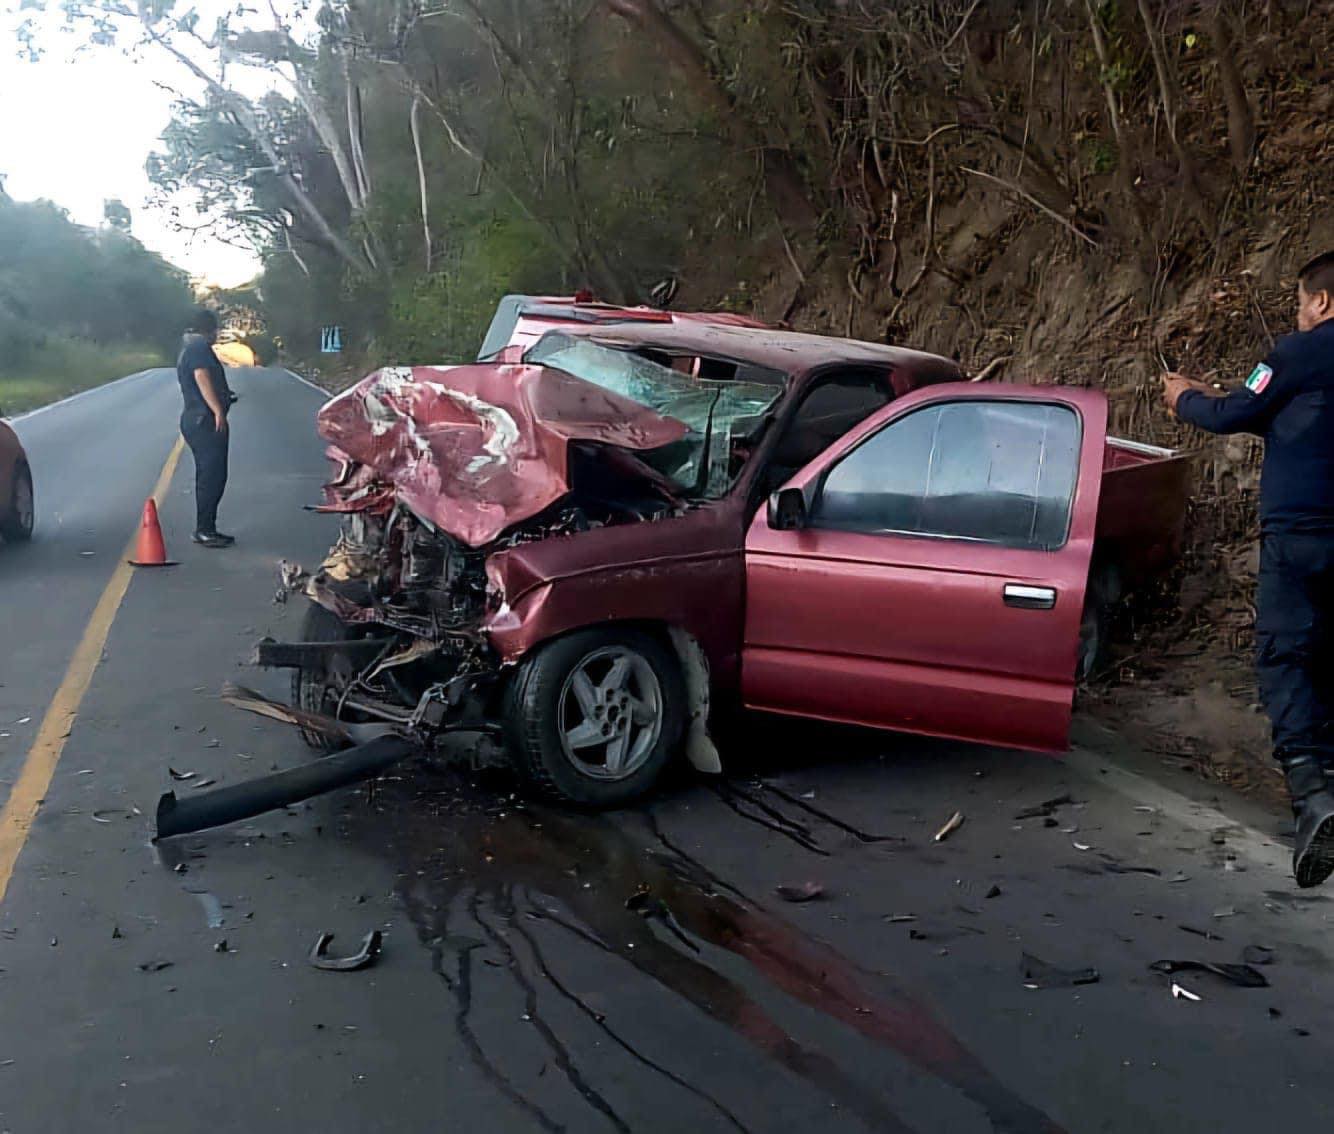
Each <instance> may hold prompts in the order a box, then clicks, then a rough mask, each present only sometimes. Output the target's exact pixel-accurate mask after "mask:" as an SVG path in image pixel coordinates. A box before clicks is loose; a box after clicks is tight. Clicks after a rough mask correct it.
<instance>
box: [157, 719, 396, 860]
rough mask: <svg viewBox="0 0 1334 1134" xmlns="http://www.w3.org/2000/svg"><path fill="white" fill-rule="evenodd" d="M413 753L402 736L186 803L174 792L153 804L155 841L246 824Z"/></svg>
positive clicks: (374, 773)
mask: <svg viewBox="0 0 1334 1134" xmlns="http://www.w3.org/2000/svg"><path fill="white" fill-rule="evenodd" d="M415 751H417V747H416V745H414V744H413V743H412V742H411V741H410V740H405V739H404V738H403V737H401V736H381V737H378V738H377V739H375V740H371V741H369V742H367V743H366V744H358V745H357V746H356V747H355V748H348V749H345V750H344V751H342V752H336V753H334V755H332V756H326V757H324V758H323V759H320V760H314V761H312V762H311V763H309V764H302V765H301V766H300V767H297V768H289V769H288V770H287V771H285V772H275V773H274V774H273V775H271V776H261V777H259V778H258V779H254V780H247V781H246V782H245V783H243V784H235V785H234V786H232V787H225V788H219V789H218V790H217V791H210V792H205V793H204V794H202V795H192V796H191V797H190V798H189V799H177V798H176V793H175V792H174V791H169V792H166V793H165V794H164V795H163V796H162V798H161V799H159V800H158V804H157V838H155V839H154V842H156V841H157V839H169V838H171V837H172V836H174V835H188V834H190V833H191V832H192V831H203V830H206V829H207V828H209V827H221V826H222V825H223V824H224V823H235V822H236V821H237V820H238V819H249V818H251V817H252V816H255V815H262V814H263V813H264V812H265V811H273V810H274V809H275V808H279V807H286V806H287V805H288V804H290V803H300V802H301V801H302V800H303V799H309V798H310V797H311V796H315V795H321V794H323V793H324V792H326V791H333V790H334V789H335V788H340V787H345V786H346V785H348V784H355V783H360V782H361V781H362V780H369V779H371V778H372V777H374V776H378V775H379V774H380V773H381V772H383V771H384V770H385V769H387V768H389V767H391V766H393V765H394V764H397V763H398V762H399V761H400V760H403V759H405V758H406V757H408V756H411V755H412V754H413V753H414V752H415Z"/></svg>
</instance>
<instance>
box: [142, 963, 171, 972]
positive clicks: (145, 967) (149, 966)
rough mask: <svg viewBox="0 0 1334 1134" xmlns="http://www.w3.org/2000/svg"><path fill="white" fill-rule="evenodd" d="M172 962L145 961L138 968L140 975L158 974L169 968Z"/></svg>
mask: <svg viewBox="0 0 1334 1134" xmlns="http://www.w3.org/2000/svg"><path fill="white" fill-rule="evenodd" d="M173 963H174V962H172V961H145V962H144V963H143V964H142V965H140V966H139V971H140V972H141V973H160V972H161V971H162V970H163V969H169V968H171V966H172V964H173Z"/></svg>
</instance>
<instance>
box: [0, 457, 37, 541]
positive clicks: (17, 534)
mask: <svg viewBox="0 0 1334 1134" xmlns="http://www.w3.org/2000/svg"><path fill="white" fill-rule="evenodd" d="M36 516H37V510H36V508H35V506H34V503H33V491H32V470H31V469H29V468H28V466H27V465H19V466H18V467H17V468H15V469H14V483H13V485H11V487H10V490H9V501H8V507H7V508H6V510H5V514H4V517H3V519H0V535H2V536H4V537H5V539H6V540H8V541H9V542H11V543H27V542H28V540H30V539H32V529H33V526H34V524H35V523H36Z"/></svg>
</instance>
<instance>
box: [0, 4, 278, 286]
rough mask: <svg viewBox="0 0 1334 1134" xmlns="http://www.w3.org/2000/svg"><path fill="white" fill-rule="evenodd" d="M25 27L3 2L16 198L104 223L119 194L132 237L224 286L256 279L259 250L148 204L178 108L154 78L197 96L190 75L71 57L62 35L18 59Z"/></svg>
mask: <svg viewBox="0 0 1334 1134" xmlns="http://www.w3.org/2000/svg"><path fill="white" fill-rule="evenodd" d="M6 4H7V0H0V5H6ZM18 22H19V15H18V14H17V13H15V12H13V10H12V9H10V8H8V7H7V6H0V173H3V174H4V175H5V188H6V191H7V192H8V193H9V195H10V196H11V197H13V198H14V199H15V200H19V201H26V200H32V199H34V198H37V197H46V198H48V199H50V200H52V201H55V202H56V203H57V204H59V205H61V206H63V207H64V208H65V209H66V210H67V211H68V212H69V215H70V217H71V218H72V219H73V220H75V221H77V222H79V223H80V224H86V225H98V224H101V223H102V205H103V202H104V201H106V200H107V199H108V198H110V197H118V198H120V199H121V200H122V201H124V202H125V204H126V205H128V206H129V208H130V211H131V212H132V213H133V214H134V235H135V236H137V237H138V238H139V239H140V240H141V241H143V243H144V244H146V245H147V246H148V247H149V248H152V249H153V250H154V251H156V252H160V253H161V254H162V255H163V256H165V257H166V258H167V259H168V260H170V261H171V262H172V263H174V264H177V265H179V266H180V267H182V268H184V269H185V270H186V271H188V272H189V273H190V274H191V275H192V276H195V277H197V278H200V279H202V280H204V281H206V282H208V283H216V284H221V285H223V286H232V285H235V284H239V283H243V282H245V281H246V280H248V279H250V278H251V277H253V276H254V275H255V273H256V272H257V271H258V270H259V263H258V260H257V259H256V258H255V257H254V256H253V255H252V254H250V253H248V252H244V251H242V250H240V249H237V248H234V247H231V246H229V245H226V244H223V243H221V242H219V241H216V240H212V239H210V238H209V237H207V236H205V235H203V234H191V233H183V232H178V231H175V230H173V229H172V227H171V226H170V224H169V222H168V220H167V218H166V217H165V216H163V215H157V214H155V213H154V212H152V211H151V210H149V208H148V207H147V199H148V195H149V188H150V186H149V182H148V176H147V174H145V173H144V159H145V158H146V157H147V156H148V154H149V152H150V151H152V150H154V149H157V148H158V138H159V135H160V134H161V133H162V130H163V128H164V127H165V126H166V124H167V121H168V119H169V118H170V114H171V103H172V96H171V94H170V93H168V92H167V91H165V90H162V89H161V88H160V87H158V86H156V85H154V80H155V79H157V80H159V81H162V82H164V83H167V84H169V85H171V86H173V87H175V88H176V89H180V90H185V91H189V92H191V93H193V86H192V83H193V79H192V77H191V76H189V75H188V74H184V73H183V72H182V70H181V68H180V67H179V66H178V65H177V64H175V62H174V61H172V60H169V59H166V58H164V57H161V56H157V55H151V56H148V57H146V58H144V59H142V60H134V59H130V58H127V57H126V56H125V55H124V54H123V53H122V52H121V51H120V50H119V49H118V48H96V49H91V50H87V51H84V52H83V53H82V54H80V55H79V56H78V57H77V60H72V59H71V55H72V52H73V47H74V43H73V38H72V37H71V36H68V35H63V34H52V35H48V36H47V37H46V38H45V41H44V43H45V44H46V45H47V53H46V55H45V57H44V58H43V59H42V60H41V61H40V62H38V63H28V62H26V61H20V60H19V59H18V58H17V51H18V45H17V41H16V39H15V38H14V28H15V27H16V26H17V24H18ZM0 254H3V250H0Z"/></svg>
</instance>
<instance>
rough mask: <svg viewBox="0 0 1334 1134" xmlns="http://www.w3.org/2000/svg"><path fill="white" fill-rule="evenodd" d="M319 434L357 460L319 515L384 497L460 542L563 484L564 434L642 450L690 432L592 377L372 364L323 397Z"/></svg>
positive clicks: (513, 519)
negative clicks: (357, 378)
mask: <svg viewBox="0 0 1334 1134" xmlns="http://www.w3.org/2000/svg"><path fill="white" fill-rule="evenodd" d="M317 429H318V431H319V434H320V436H321V437H323V438H324V439H325V440H326V441H328V442H330V443H331V444H332V445H333V446H334V447H335V448H336V449H337V450H339V451H340V452H341V453H342V454H346V456H347V457H349V458H351V460H352V461H354V462H356V463H358V464H360V465H362V466H364V469H363V470H357V471H356V473H352V474H351V475H349V473H350V470H348V469H345V470H344V472H343V474H342V475H340V476H339V477H338V478H337V479H336V480H335V481H334V482H333V483H332V484H331V485H329V486H327V488H326V508H327V509H328V510H330V511H339V512H348V511H360V510H363V509H368V508H373V507H375V506H376V505H377V504H378V505H381V506H383V505H384V504H386V503H387V502H388V501H389V499H390V498H391V497H392V498H393V499H397V500H398V501H400V502H401V503H402V504H404V505H405V506H406V507H408V508H410V509H411V510H412V511H413V512H414V513H415V514H416V515H418V516H419V517H421V518H422V519H425V520H427V521H429V522H430V523H432V524H434V525H435V526H436V527H438V528H440V529H441V530H442V531H444V532H446V533H448V534H449V535H451V536H453V537H454V538H455V539H458V540H460V541H461V542H463V543H465V544H467V545H468V546H469V547H481V546H483V545H485V544H488V543H490V542H491V541H492V540H494V539H496V537H497V536H499V535H500V534H501V533H502V532H504V531H505V530H506V529H507V528H509V527H511V526H512V525H514V524H517V523H520V522H521V521H523V520H526V519H529V518H530V517H532V516H535V515H537V514H538V513H539V512H541V511H542V510H543V509H545V508H547V507H548V506H550V505H551V504H553V503H555V502H556V501H557V500H559V499H560V498H561V497H562V496H564V495H565V494H566V493H567V492H568V491H569V489H570V485H569V480H568V476H569V464H568V455H569V443H570V442H571V441H590V442H599V443H602V444H606V445H614V446H618V447H620V448H624V449H634V450H645V449H656V448H658V447H659V446H662V445H667V444H670V443H671V442H673V441H679V440H681V439H682V438H683V437H684V436H685V435H686V433H687V427H686V425H685V424H684V423H683V422H681V421H678V420H676V419H674V418H670V417H665V416H663V415H661V414H658V413H655V412H653V411H652V410H650V409H647V408H646V407H644V406H642V405H640V404H638V403H636V402H633V401H631V400H630V399H628V398H624V397H621V396H620V395H618V394H616V393H614V392H612V391H610V390H606V389H603V388H602V387H600V386H597V385H594V384H593V383H591V382H586V381H584V380H582V379H579V378H575V377H573V376H572V375H570V374H567V373H565V372H564V371H561V370H554V369H549V368H546V367H541V366H529V365H522V364H479V365H470V366H417V367H387V368H385V369H383V370H377V371H376V372H375V373H373V374H371V375H369V376H368V377H366V378H364V379H362V381H360V382H359V383H357V384H356V385H355V386H353V387H351V388H350V389H348V390H346V391H344V392H343V393H341V394H339V395H338V396H337V397H335V398H333V399H332V400H331V401H329V402H328V403H326V404H325V406H324V407H323V408H322V409H321V410H320V412H319V415H318V418H317ZM364 470H370V471H371V472H372V473H373V474H374V475H373V476H372V477H367V476H366V475H365V472H364ZM375 481H378V482H380V483H379V484H375V483H373V482H375ZM386 486H388V487H386Z"/></svg>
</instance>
